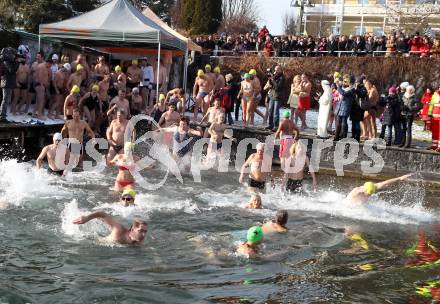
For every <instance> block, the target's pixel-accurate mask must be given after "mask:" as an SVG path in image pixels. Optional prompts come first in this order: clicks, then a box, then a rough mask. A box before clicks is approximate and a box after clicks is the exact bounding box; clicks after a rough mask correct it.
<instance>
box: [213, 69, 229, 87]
mask: <svg viewBox="0 0 440 304" xmlns="http://www.w3.org/2000/svg"><path fill="white" fill-rule="evenodd" d="M214 83H215V85H214V94H216V93H218V92H220V90H221V89H223V88H224V87H225V84H226V80H225V77H224V76H223V75H222V74H221V72H220V67H215V68H214Z"/></svg>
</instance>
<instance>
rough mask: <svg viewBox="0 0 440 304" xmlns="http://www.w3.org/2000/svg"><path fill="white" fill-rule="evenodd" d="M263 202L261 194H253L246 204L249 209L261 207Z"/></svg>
mask: <svg viewBox="0 0 440 304" xmlns="http://www.w3.org/2000/svg"><path fill="white" fill-rule="evenodd" d="M262 207H263V204H262V203H261V196H260V195H259V194H253V195H252V197H251V199H250V201H249V202H248V203H247V204H246V206H245V208H247V209H261V208H262Z"/></svg>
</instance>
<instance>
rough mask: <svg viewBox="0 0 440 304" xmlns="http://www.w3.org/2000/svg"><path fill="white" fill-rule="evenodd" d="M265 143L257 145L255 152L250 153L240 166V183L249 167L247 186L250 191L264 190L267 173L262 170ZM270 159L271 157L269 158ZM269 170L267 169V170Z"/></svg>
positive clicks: (262, 191)
mask: <svg viewBox="0 0 440 304" xmlns="http://www.w3.org/2000/svg"><path fill="white" fill-rule="evenodd" d="M265 146H266V145H265V144H263V143H259V144H258V145H257V153H254V154H251V155H250V156H249V158H248V159H247V160H246V162H245V163H244V164H243V166H242V167H241V174H240V183H243V182H244V173H245V170H246V168H248V167H250V172H249V183H248V188H249V190H250V191H251V192H261V193H264V192H265V188H266V177H267V173H266V172H263V168H262V167H263V158H264V148H265ZM269 160H270V161H272V158H271V157H270V158H269ZM268 171H269V170H268Z"/></svg>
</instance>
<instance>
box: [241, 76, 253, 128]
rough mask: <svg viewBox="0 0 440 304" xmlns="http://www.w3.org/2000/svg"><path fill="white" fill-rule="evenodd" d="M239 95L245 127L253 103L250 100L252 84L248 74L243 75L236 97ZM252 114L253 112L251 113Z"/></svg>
mask: <svg viewBox="0 0 440 304" xmlns="http://www.w3.org/2000/svg"><path fill="white" fill-rule="evenodd" d="M240 95H241V110H242V111H243V122H244V126H245V127H247V125H248V122H249V121H248V120H249V118H250V115H249V114H250V113H249V112H250V111H248V110H251V109H253V107H254V104H255V102H252V101H251V99H252V98H253V97H254V86H253V84H252V80H251V75H250V74H249V73H246V74H244V80H243V81H242V82H241V88H240V92H239V93H238V97H240ZM252 114H253V111H252Z"/></svg>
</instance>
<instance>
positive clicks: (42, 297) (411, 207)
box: [0, 160, 440, 303]
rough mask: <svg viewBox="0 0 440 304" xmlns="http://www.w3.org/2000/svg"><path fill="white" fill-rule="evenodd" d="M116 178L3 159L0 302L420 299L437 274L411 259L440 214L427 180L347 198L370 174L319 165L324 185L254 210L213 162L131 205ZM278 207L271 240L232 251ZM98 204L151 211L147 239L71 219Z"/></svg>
mask: <svg viewBox="0 0 440 304" xmlns="http://www.w3.org/2000/svg"><path fill="white" fill-rule="evenodd" d="M114 176H115V172H113V171H111V170H107V171H104V172H102V173H96V172H87V173H81V174H80V173H74V174H73V175H72V177H71V180H70V181H65V180H59V179H56V178H54V177H49V176H47V175H46V174H45V173H40V174H36V173H35V172H34V170H33V168H32V166H31V164H29V163H17V162H16V161H14V160H9V161H3V162H1V163H0V196H1V198H2V199H1V205H0V208H1V209H0V229H1V231H2V237H1V238H0V267H1V276H0V303H27V302H28V303H72V302H78V303H209V302H211V303H265V302H270V300H272V302H271V303H295V302H297V303H311V302H315V303H316V302H330V303H335V302H357V303H384V302H385V303H406V302H407V301H409V300H411V301H413V300H414V301H419V300H420V301H424V300H426V299H427V298H426V297H423V296H421V295H420V294H418V293H417V292H416V291H417V288H418V287H420V286H422V287H423V286H425V285H426V284H428V283H426V282H432V281H434V280H437V279H438V270H439V267H440V266H436V265H433V266H431V267H413V266H410V265H408V263H407V260H408V257H407V256H405V252H406V250H407V249H408V248H409V247H411V246H413V245H414V244H415V243H416V242H417V238H418V234H417V232H418V229H419V228H420V227H424V228H425V229H426V231H428V233H431V234H435V233H434V232H432V231H430V228H429V227H431V225H432V224H433V223H434V221H436V219H437V217H438V213H437V211H436V210H434V209H429V208H426V207H424V206H426V203H427V202H432V201H433V198H436V197H438V193H432V192H430V191H431V190H430V191H427V195H425V191H424V189H423V186H422V185H421V184H411V185H405V186H401V187H394V188H392V189H391V190H389V191H387V193H385V194H383V195H382V194H381V195H380V197H375V198H374V199H373V200H372V202H371V203H369V204H367V205H365V206H357V207H352V206H347V205H345V204H344V203H343V202H342V201H343V198H344V195H345V194H346V193H347V192H348V191H349V189H350V188H351V187H353V186H357V185H358V184H361V183H362V181H360V180H353V179H337V180H336V179H334V178H330V177H327V176H324V175H319V177H318V178H319V183H320V185H319V186H320V187H319V188H320V190H319V191H318V193H316V194H311V195H310V196H305V197H302V196H295V195H293V196H285V195H284V194H282V193H281V191H280V188H279V187H275V188H274V189H272V188H269V190H268V193H266V194H264V195H262V200H263V206H264V209H262V210H248V209H244V208H243V206H244V205H245V203H246V202H247V201H248V199H249V195H248V194H247V193H246V192H245V189H244V188H243V187H241V186H239V185H238V174H235V173H217V172H214V171H209V172H204V174H203V175H202V177H203V179H202V181H203V184H199V183H194V182H193V181H192V179H191V178H189V177H185V178H184V184H181V183H180V182H178V181H177V180H175V179H173V178H169V179H168V181H167V182H166V184H165V186H164V187H163V188H161V189H159V190H157V191H154V192H148V191H142V190H140V191H139V195H138V196H137V197H136V206H135V207H128V208H124V207H121V206H120V205H118V204H114V203H113V202H115V201H117V200H118V197H117V195H115V194H114V193H112V192H111V191H110V190H109V188H110V187H111V185H112V184H113V178H114ZM147 178H148V179H150V180H152V181H160V180H161V179H162V178H163V172H161V171H155V172H154V171H153V172H148V176H147ZM308 184H309V183H307V182H306V186H307V185H308ZM280 208H283V209H287V210H288V211H289V222H288V225H287V226H288V228H289V232H288V233H287V234H284V235H273V236H268V237H266V240H265V242H264V246H263V250H262V254H261V256H260V257H259V258H257V259H255V260H248V259H246V258H243V257H240V256H237V255H236V254H235V249H236V247H237V246H238V245H239V244H240V242H241V241H243V240H244V238H245V235H246V230H247V229H248V228H249V227H250V226H253V225H256V224H261V223H263V222H264V221H267V220H270V219H271V217H272V216H273V215H274V213H275V211H276V210H277V209H280ZM93 209H104V210H105V211H106V212H109V213H111V214H112V215H114V216H116V217H118V218H119V219H120V220H121V221H122V222H123V223H124V224H125V225H129V223H130V221H131V220H132V219H134V218H142V219H146V220H147V221H148V222H149V232H148V235H147V239H146V241H145V245H144V246H142V247H140V248H127V247H122V246H111V245H109V244H106V243H102V242H99V241H98V239H99V238H100V237H101V236H104V235H106V234H107V233H108V229H107V228H106V226H105V225H103V224H102V223H101V222H99V221H91V222H89V223H87V224H85V225H82V226H76V225H73V224H72V223H71V222H72V219H73V218H75V217H77V216H79V215H81V214H82V213H84V212H88V211H90V210H93ZM353 235H354V236H353ZM424 284H425V285H424ZM85 291H87V292H85ZM414 303H416V302H414ZM421 303H423V302H421Z"/></svg>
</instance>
